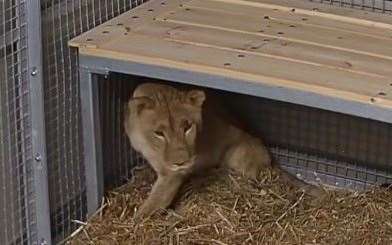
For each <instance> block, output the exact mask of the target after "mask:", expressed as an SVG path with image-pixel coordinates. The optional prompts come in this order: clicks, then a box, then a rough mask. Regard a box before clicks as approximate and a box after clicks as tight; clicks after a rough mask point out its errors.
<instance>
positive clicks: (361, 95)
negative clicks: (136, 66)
mask: <svg viewBox="0 0 392 245" xmlns="http://www.w3.org/2000/svg"><path fill="white" fill-rule="evenodd" d="M299 2H301V1H293V0H290V1H287V0H276V1H275V0H274V1H272V0H248V1H244V0H203V1H196V0H160V1H158V0H153V1H150V2H148V3H146V4H143V5H141V6H139V7H137V8H136V9H133V10H132V11H129V12H127V13H124V14H122V15H121V16H119V17H116V18H114V19H112V20H110V21H108V22H105V23H104V24H103V25H101V26H99V27H96V28H94V29H93V30H91V31H89V32H87V33H85V34H82V35H81V36H79V37H77V38H75V39H73V40H72V41H70V45H71V46H75V47H79V52H80V53H81V54H84V55H88V56H95V57H102V58H108V59H112V60H123V61H130V62H133V63H134V62H137V63H140V64H147V65H156V66H160V67H165V68H168V69H170V68H171V69H177V70H178V69H181V70H184V71H191V72H197V73H199V74H208V75H213V76H219V77H225V78H230V79H237V80H243V81H244V82H252V83H254V84H260V85H261V84H263V85H266V86H270V87H277V88H283V87H284V88H285V89H291V90H292V91H304V92H305V93H316V94H319V95H321V96H328V97H331V98H336V99H339V100H345V101H353V102H359V103H362V104H369V105H372V106H378V107H380V108H392V81H391V79H390V77H391V75H392V69H391V68H392V45H390V44H391V43H392V35H391V32H390V30H392V21H391V20H386V21H385V22H382V21H383V20H384V19H383V18H382V17H379V16H377V15H373V14H370V15H369V16H370V17H369V18H367V16H364V18H362V19H356V18H353V16H361V15H364V14H363V13H362V14H358V12H360V11H355V12H353V13H351V12H350V11H352V10H350V11H349V12H347V13H349V14H346V16H345V15H342V16H337V15H336V13H346V12H345V11H343V12H342V11H341V10H339V8H331V7H330V6H328V5H326V6H325V7H321V6H324V5H317V6H320V8H319V9H318V11H312V10H311V9H309V6H313V3H310V5H307V4H305V5H304V6H303V8H301V9H299V8H298V7H299V6H301V4H300V3H299ZM293 8H296V9H295V11H292V9H293ZM335 9H336V10H335ZM265 16H267V17H265ZM361 115H362V114H361Z"/></svg>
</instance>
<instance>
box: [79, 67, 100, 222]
mask: <svg viewBox="0 0 392 245" xmlns="http://www.w3.org/2000/svg"><path fill="white" fill-rule="evenodd" d="M79 74H80V78H79V79H80V81H81V82H80V97H81V107H82V125H83V147H84V163H85V172H86V185H87V186H86V189H87V215H88V216H91V215H92V214H94V213H95V211H96V210H97V209H98V207H99V205H100V204H101V200H102V198H103V192H104V183H103V179H104V178H103V166H102V145H101V124H100V119H99V101H98V82H97V74H105V73H102V72H99V71H97V70H94V71H93V70H91V69H88V68H87V69H86V68H83V66H81V68H80V69H79Z"/></svg>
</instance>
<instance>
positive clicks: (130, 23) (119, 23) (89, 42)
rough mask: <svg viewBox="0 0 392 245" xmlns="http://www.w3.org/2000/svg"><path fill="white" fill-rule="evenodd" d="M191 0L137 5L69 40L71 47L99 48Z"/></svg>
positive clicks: (162, 1)
mask: <svg viewBox="0 0 392 245" xmlns="http://www.w3.org/2000/svg"><path fill="white" fill-rule="evenodd" d="M189 1H190V0H170V1H168V0H159V1H158V0H155V1H149V2H147V3H144V4H142V5H139V6H137V7H136V8H134V9H132V10H131V11H128V12H125V13H123V14H121V15H119V16H117V17H116V18H113V19H111V20H109V21H107V22H105V23H103V24H102V25H99V26H97V27H95V28H93V29H91V30H89V31H87V32H85V33H83V34H81V35H79V36H77V37H75V38H73V39H72V40H70V41H69V42H68V45H69V46H71V47H89V48H98V47H99V46H100V45H101V44H104V43H106V42H110V41H111V40H113V39H116V38H118V37H121V36H127V35H128V34H129V33H130V32H131V31H132V30H133V29H134V28H140V27H142V26H144V25H146V24H148V23H151V22H153V21H154V18H155V17H156V16H159V15H162V14H165V13H170V12H171V11H172V10H173V9H176V8H178V7H180V6H183V5H184V4H186V3H188V2H189Z"/></svg>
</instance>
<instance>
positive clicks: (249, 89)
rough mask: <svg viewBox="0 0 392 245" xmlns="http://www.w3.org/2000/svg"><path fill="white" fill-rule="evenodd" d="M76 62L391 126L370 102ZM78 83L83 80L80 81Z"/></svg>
mask: <svg viewBox="0 0 392 245" xmlns="http://www.w3.org/2000/svg"><path fill="white" fill-rule="evenodd" d="M79 62H80V63H79V64H80V65H81V66H83V67H85V68H87V69H92V70H97V71H106V72H108V71H111V72H118V73H124V74H128V75H138V76H146V77H149V78H156V79H163V80H169V81H173V82H180V83H186V84H193V85H199V86H204V87H209V88H214V89H220V90H225V91H229V92H237V93H241V94H247V95H252V96H257V97H264V98H269V99H274V100H279V101H284V102H289V103H294V104H299V105H305V106H310V107H314V108H320V109H325V110H330V111H335V112H340V113H344V114H349V115H354V116H358V117H363V118H370V119H373V120H377V121H382V122H387V123H392V109H391V108H385V107H379V106H377V105H373V104H372V103H371V102H370V101H369V103H363V102H357V101H347V100H345V99H340V98H333V97H329V96H325V95H320V94H318V93H313V92H305V91H301V90H296V89H292V88H284V87H278V86H270V85H265V84H262V83H257V84H256V83H255V82H252V81H247V80H243V79H233V78H227V77H223V76H217V75H209V74H205V73H201V72H193V71H187V70H183V69H176V68H167V67H164V66H157V65H150V64H141V63H137V62H133V61H123V60H116V59H109V58H101V57H95V56H87V55H80V57H79ZM81 82H83V81H82V80H81Z"/></svg>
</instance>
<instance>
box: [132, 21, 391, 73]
mask: <svg viewBox="0 0 392 245" xmlns="http://www.w3.org/2000/svg"><path fill="white" fill-rule="evenodd" d="M135 32H137V33H140V34H144V35H149V36H154V37H160V38H167V39H172V40H176V41H179V42H184V43H188V44H193V45H199V46H200V45H202V46H209V47H214V48H217V49H226V50H231V51H233V52H237V53H238V55H240V56H244V57H245V56H246V55H247V54H248V53H253V54H255V55H261V56H266V57H270V56H273V57H274V58H281V59H287V60H292V61H293V62H300V63H301V62H302V63H308V64H312V65H315V66H325V67H330V68H335V69H340V70H346V71H349V72H354V73H358V74H366V75H370V76H372V75H373V76H374V77H376V78H377V77H379V76H384V77H392V69H391V67H392V60H387V59H382V58H378V57H373V56H367V55H363V54H357V53H352V52H347V51H341V50H336V49H333V48H328V47H319V46H314V45H309V44H303V43H298V42H289V41H285V40H281V39H276V38H260V37H263V36H260V35H259V34H258V33H254V34H246V33H237V32H231V31H226V30H214V29H209V28H203V27H198V26H192V25H186V24H181V25H179V24H175V23H170V22H166V21H164V22H160V23H156V24H153V25H150V26H147V27H146V28H141V29H140V30H136V31H135ZM241 54H242V55H241Z"/></svg>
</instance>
